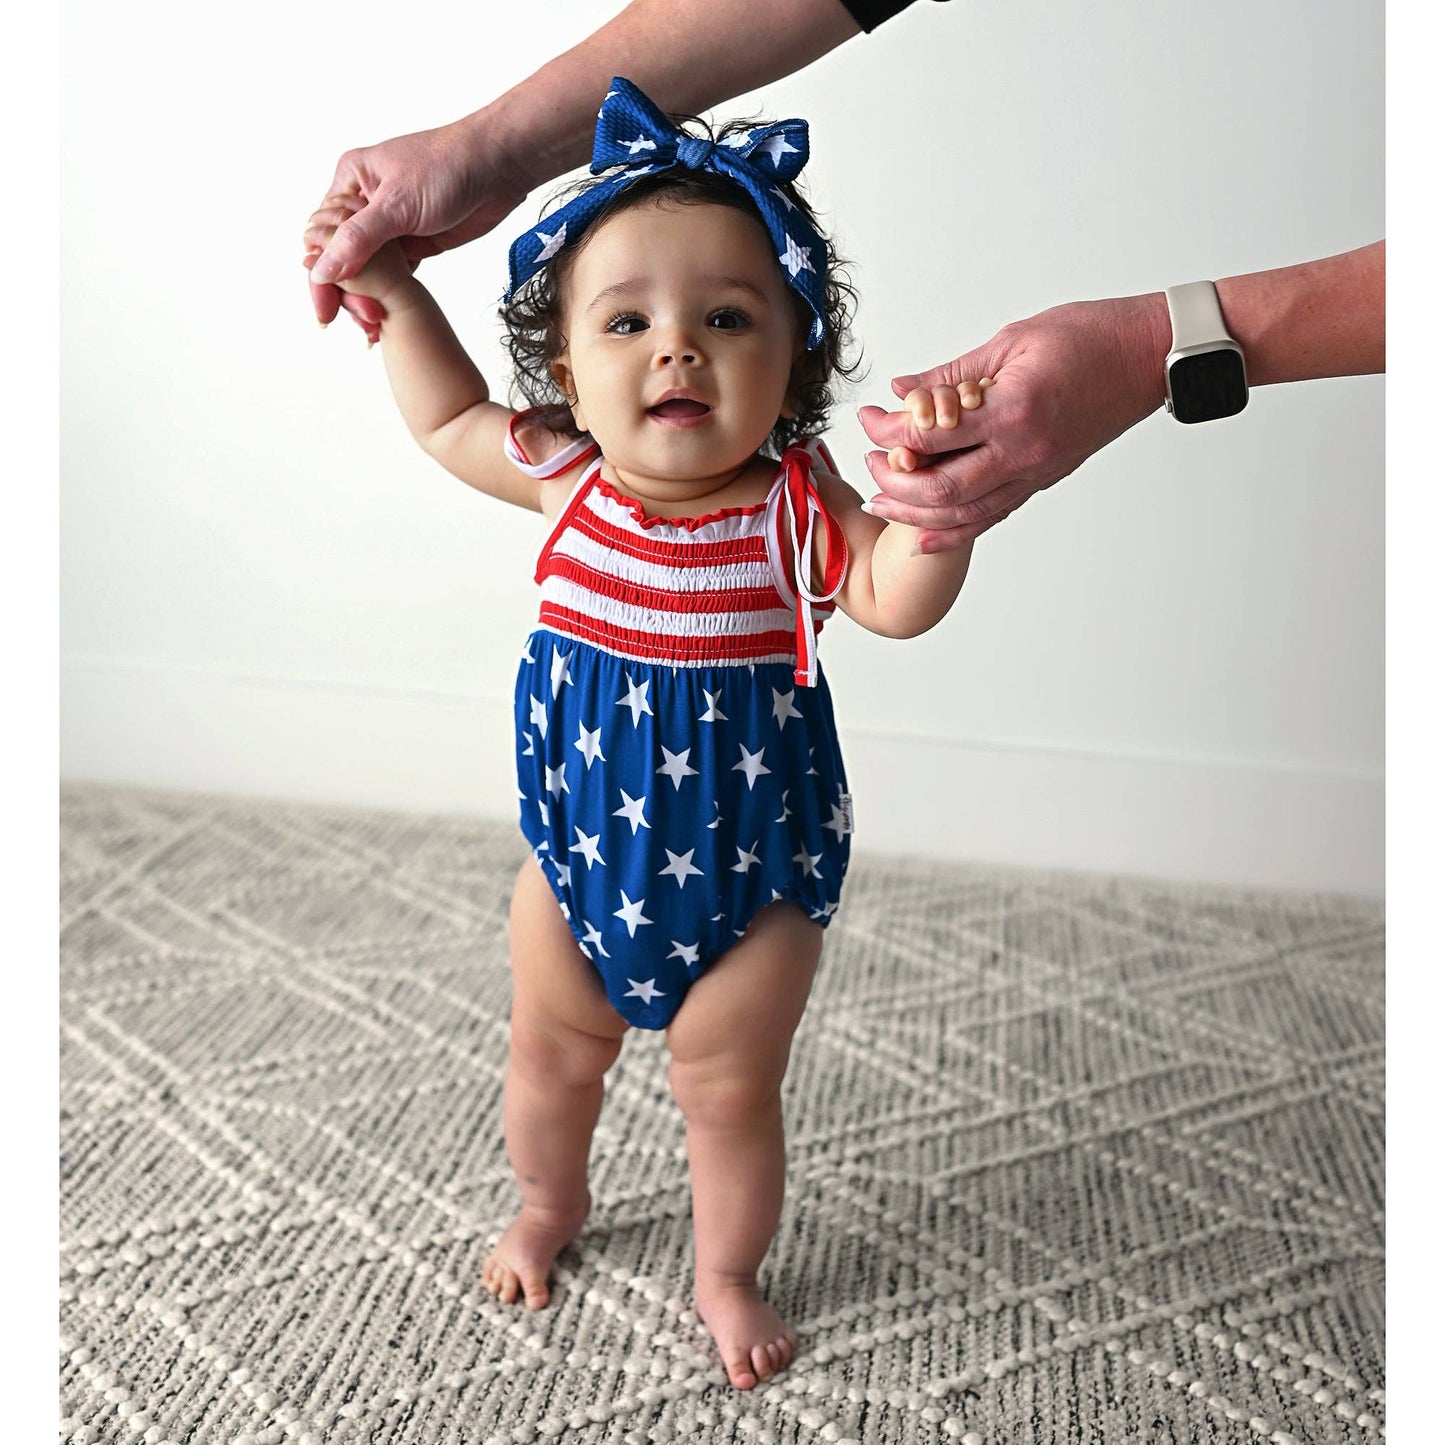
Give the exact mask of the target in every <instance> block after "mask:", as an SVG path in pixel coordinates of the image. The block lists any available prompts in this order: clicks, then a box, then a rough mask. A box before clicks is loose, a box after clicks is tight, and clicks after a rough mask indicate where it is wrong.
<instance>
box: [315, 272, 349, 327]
mask: <svg viewBox="0 0 1445 1445" xmlns="http://www.w3.org/2000/svg"><path fill="white" fill-rule="evenodd" d="M344 294H345V293H344V292H343V291H342V289H341V287H340V286H318V285H316V283H315V282H312V285H311V309H312V310H313V311H315V313H316V319H317V320H318V321H319V322H320V323H321V324H322V325H323V326H330V325H331V323H332V322H333V321H335V320H336V316H337V313H338V312H339V311H340V310H341V303H342V300H343V297H344Z"/></svg>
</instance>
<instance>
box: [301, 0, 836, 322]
mask: <svg viewBox="0 0 1445 1445" xmlns="http://www.w3.org/2000/svg"><path fill="white" fill-rule="evenodd" d="M860 28H861V27H860V24H859V22H858V21H856V20H855V19H854V18H853V16H852V14H851V13H850V11H849V9H848V8H847V7H846V6H845V5H844V4H843V3H842V0H785V3H781V4H780V3H778V0H727V3H725V4H724V3H719V0H632V4H630V5H628V6H627V8H626V9H625V10H623V11H622V12H621V13H620V14H618V15H617V16H615V17H614V18H613V19H612V20H610V21H608V22H607V24H606V25H604V26H602V27H601V28H600V29H599V30H597V31H595V32H594V33H593V34H592V35H590V36H588V37H587V39H586V40H584V41H582V42H581V43H580V44H579V45H576V46H574V47H573V48H572V49H571V50H568V51H566V52H565V53H563V54H562V55H559V56H558V57H557V58H556V59H555V60H551V61H549V62H548V63H547V64H546V65H544V66H543V67H542V68H541V69H540V70H538V71H537V72H536V73H535V74H533V75H531V76H529V77H528V78H527V79H526V80H524V81H522V82H521V83H520V84H519V85H517V86H514V87H513V88H512V89H511V90H509V91H507V92H506V94H504V95H502V96H501V97H499V98H498V99H497V100H495V101H493V102H492V103H491V104H490V105H486V106H483V107H482V109H481V110H478V111H474V112H473V113H472V114H471V115H469V116H465V117H463V118H462V119H461V120H458V121H455V122H453V123H452V124H451V125H446V126H441V127H439V128H438V129H436V130H429V131H420V132H417V133H416V134H414V135H406V136H400V137H398V138H396V139H394V140H389V141H384V142H382V143H381V144H380V145H374V146H367V147H365V148H363V149H360V150H351V151H347V152H346V154H345V155H343V156H342V157H341V159H340V161H338V162H337V166H336V172H335V174H334V176H333V177H332V181H331V188H330V190H329V191H328V193H327V197H326V199H325V200H324V201H323V202H322V204H321V207H319V208H318V211H317V217H322V216H324V215H325V214H326V213H327V212H328V210H330V209H332V208H333V207H334V203H335V202H336V201H337V200H338V199H339V198H346V199H350V198H356V199H359V200H360V201H361V202H362V204H361V205H360V206H359V207H357V208H355V209H354V211H353V213H352V214H351V215H350V216H349V218H348V219H347V220H346V222H345V223H344V224H343V225H341V226H340V227H339V228H337V229H336V230H335V232H334V233H330V232H329V229H328V227H327V226H326V224H325V222H324V220H323V221H320V222H318V220H317V218H316V217H313V220H312V223H311V224H310V225H308V227H307V230H306V232H305V237H304V240H305V244H306V246H307V248H308V253H309V255H310V256H312V257H314V262H313V264H312V267H311V282H312V300H313V303H314V305H315V307H316V316H317V319H318V320H319V321H320V322H321V323H322V325H326V324H327V323H328V322H330V321H331V320H332V319H334V318H335V316H336V314H337V311H338V309H339V308H340V307H341V306H342V305H343V304H347V309H348V310H350V309H352V305H351V303H349V302H348V303H344V302H343V295H342V292H341V291H340V290H339V289H338V288H337V287H336V286H335V285H334V284H332V283H334V282H336V281H338V280H342V279H345V278H348V277H351V276H354V275H355V274H356V273H357V272H358V271H359V270H360V269H361V268H362V266H363V265H365V263H366V261H367V259H368V258H369V257H370V256H372V255H373V254H374V253H375V252H376V250H377V249H378V248H379V247H380V246H381V245H382V244H383V243H384V242H386V241H388V240H392V239H394V238H403V239H402V248H403V251H404V252H405V254H406V256H407V258H408V260H410V261H412V262H413V263H415V262H416V261H418V260H420V259H421V258H422V257H423V256H429V255H435V254H436V253H437V252H438V251H444V250H448V249H450V248H452V247H454V246H459V245H462V244H463V243H464V242H466V241H471V240H475V239H476V237H478V236H480V235H483V234H484V233H486V232H487V231H489V230H491V229H492V227H493V226H495V225H496V224H497V223H498V222H499V221H500V220H502V218H503V217H504V216H506V215H507V214H508V213H509V212H510V211H512V210H514V209H515V208H516V207H517V206H518V205H519V204H520V203H521V202H522V200H523V199H524V198H525V197H526V195H527V193H528V192H529V191H530V190H532V189H534V188H535V187H536V186H539V185H542V184H544V183H545V182H547V181H549V180H552V179H554V178H555V177H557V176H560V175H561V174H563V172H565V171H569V170H571V169H573V168H574V167H576V166H579V165H582V164H584V163H585V162H586V161H587V160H588V158H589V157H590V156H591V153H592V137H593V130H594V127H595V125H596V120H597V106H598V104H599V102H600V101H601V99H602V96H603V94H604V91H605V87H606V85H607V82H608V81H609V80H611V79H612V77H613V76H614V75H625V76H627V78H628V79H629V80H632V81H634V82H635V83H636V84H637V85H639V86H640V87H641V88H642V89H643V90H644V91H645V92H646V93H647V94H648V95H649V96H651V97H652V99H653V100H655V101H656V102H657V103H658V105H659V106H661V107H662V109H663V110H666V111H671V112H674V113H679V114H694V113H696V112H698V111H702V110H706V109H708V108H709V107H710V106H714V105H717V104H718V103H720V102H722V101H725V100H730V99H731V98H732V97H733V96H735V95H739V94H741V93H742V92H743V91H746V90H753V89H756V88H757V87H758V86H760V85H766V84H768V83H769V82H771V81H774V80H777V79H779V78H781V77H782V76H785V75H791V74H792V73H793V72H794V71H796V70H801V69H802V68H803V66H805V65H807V64H809V62H811V61H813V60H816V59H817V58H818V57H819V56H820V55H824V54H826V53H827V52H828V51H830V50H832V49H833V48H834V47H835V46H837V45H840V44H842V42H843V41H845V40H847V39H848V38H849V37H850V36H853V35H857V34H858V33H859V30H860ZM318 253H319V254H318ZM362 319H363V318H361V317H358V320H362Z"/></svg>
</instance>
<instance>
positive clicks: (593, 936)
mask: <svg viewBox="0 0 1445 1445" xmlns="http://www.w3.org/2000/svg"><path fill="white" fill-rule="evenodd" d="M582 927H583V928H585V929H586V930H587V931H586V933H584V934H583V935H582V947H583V948H584V949H585V948H595V949H596V950H597V952H598V953H600V954H601V955H602V957H603V958H611V957H612V955H611V954H610V953H608V951H607V950H606V949H605V948H603V946H602V935H601V934H600V933H599V932H598V931H597V930H596V929H595V928H593V926H592V925H591V924H590V923H588V921H587V920H586V919H585V918H584V919H583V920H582Z"/></svg>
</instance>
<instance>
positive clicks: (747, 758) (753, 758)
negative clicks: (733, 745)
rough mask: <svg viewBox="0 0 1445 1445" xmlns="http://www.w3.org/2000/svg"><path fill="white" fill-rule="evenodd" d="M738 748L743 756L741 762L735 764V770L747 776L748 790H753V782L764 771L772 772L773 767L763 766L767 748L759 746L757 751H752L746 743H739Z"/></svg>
mask: <svg viewBox="0 0 1445 1445" xmlns="http://www.w3.org/2000/svg"><path fill="white" fill-rule="evenodd" d="M738 750H739V751H740V752H741V753H742V755H743V758H742V761H741V762H740V763H734V764H733V772H735V773H741V774H742V775H743V776H744V777H745V778H747V780H748V792H752V790H753V784H754V783H756V782H757V780H758V778H759V777H761V776H762V774H764V773H770V772H772V769H771V768H767V767H764V766H763V754H764V753H765V752H766V751H767V749H766V748H759V749H758V750H757V752H755V753H750V752H749V751H748V749H747V744H746V743H739V744H738Z"/></svg>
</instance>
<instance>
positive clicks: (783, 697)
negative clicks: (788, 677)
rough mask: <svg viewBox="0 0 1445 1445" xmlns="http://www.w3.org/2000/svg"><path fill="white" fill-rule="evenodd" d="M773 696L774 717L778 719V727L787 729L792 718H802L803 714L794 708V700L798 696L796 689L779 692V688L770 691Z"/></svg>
mask: <svg viewBox="0 0 1445 1445" xmlns="http://www.w3.org/2000/svg"><path fill="white" fill-rule="evenodd" d="M768 691H769V692H771V693H772V695H773V716H774V717H775V718H776V719H777V722H778V727H779V728H785V727H787V725H788V719H789V718H790V717H796V718H800V717H802V715H803V714H802V713H800V712H799V711H798V709H797V708H795V707H794V706H793V698H794V697H795V696H796V695H797V689H796V688H789V689H788V690H787V692H779V691H778V690H777V688H775V687H772V688H769V689H768Z"/></svg>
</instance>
